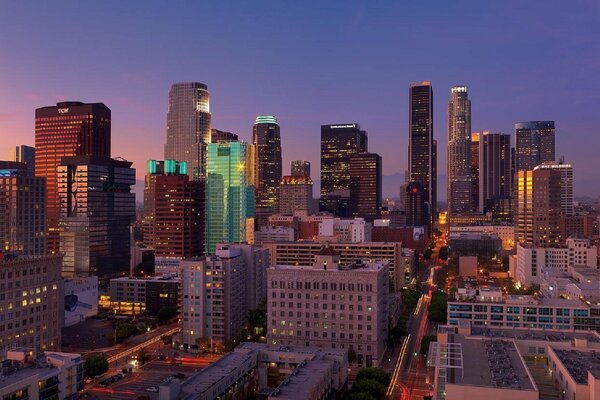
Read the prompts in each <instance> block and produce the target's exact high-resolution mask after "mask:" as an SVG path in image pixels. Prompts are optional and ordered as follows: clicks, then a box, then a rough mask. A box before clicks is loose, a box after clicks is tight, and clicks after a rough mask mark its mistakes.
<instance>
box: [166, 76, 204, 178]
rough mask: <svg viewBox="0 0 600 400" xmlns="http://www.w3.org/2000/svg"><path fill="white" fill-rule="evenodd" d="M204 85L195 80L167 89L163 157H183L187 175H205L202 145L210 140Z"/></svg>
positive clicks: (170, 158) (181, 159) (175, 84)
mask: <svg viewBox="0 0 600 400" xmlns="http://www.w3.org/2000/svg"><path fill="white" fill-rule="evenodd" d="M210 121H211V115H210V101H209V93H208V87H207V86H206V85H205V84H203V83H199V82H182V83H174V84H173V85H171V90H169V110H168V112H167V143H166V144H165V160H177V161H185V162H186V163H187V166H188V176H189V177H190V178H191V179H194V180H197V179H206V145H207V144H208V143H210V141H211V139H210V135H211V132H210Z"/></svg>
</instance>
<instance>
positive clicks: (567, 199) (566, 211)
mask: <svg viewBox="0 0 600 400" xmlns="http://www.w3.org/2000/svg"><path fill="white" fill-rule="evenodd" d="M542 169H550V170H554V171H559V172H560V213H561V214H562V215H565V216H572V215H573V214H574V213H575V211H574V206H573V166H572V165H571V164H565V163H564V162H563V161H562V160H561V161H545V162H543V163H541V164H540V165H538V166H537V167H535V168H534V169H533V170H534V171H535V170H542Z"/></svg>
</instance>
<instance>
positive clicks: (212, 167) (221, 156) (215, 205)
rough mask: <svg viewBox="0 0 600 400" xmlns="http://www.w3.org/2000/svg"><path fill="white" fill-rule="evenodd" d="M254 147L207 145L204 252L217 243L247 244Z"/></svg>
mask: <svg viewBox="0 0 600 400" xmlns="http://www.w3.org/2000/svg"><path fill="white" fill-rule="evenodd" d="M253 159H254V147H253V146H252V145H250V144H247V143H243V142H221V143H210V144H209V145H208V146H207V160H206V164H207V165H206V170H207V182H206V215H205V238H206V247H205V248H206V253H207V254H214V252H215V249H216V246H217V243H222V242H226V243H234V242H245V241H247V233H248V234H249V235H250V234H252V232H250V230H253V229H254V228H253V227H254V224H253V218H254V165H253V164H254V161H253Z"/></svg>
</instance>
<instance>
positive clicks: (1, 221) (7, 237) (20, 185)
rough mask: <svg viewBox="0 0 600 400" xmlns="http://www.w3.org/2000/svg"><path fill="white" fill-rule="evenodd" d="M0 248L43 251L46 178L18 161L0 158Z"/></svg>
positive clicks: (44, 249) (21, 252)
mask: <svg viewBox="0 0 600 400" xmlns="http://www.w3.org/2000/svg"><path fill="white" fill-rule="evenodd" d="M0 210H2V212H1V213H0V250H2V251H8V252H14V253H18V254H24V255H44V254H46V237H47V234H48V233H47V229H46V228H47V227H46V179H45V178H42V177H36V176H34V175H33V174H31V173H30V171H29V167H28V166H26V165H25V164H24V163H22V162H12V161H0Z"/></svg>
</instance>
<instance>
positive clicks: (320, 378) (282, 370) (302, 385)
mask: <svg viewBox="0 0 600 400" xmlns="http://www.w3.org/2000/svg"><path fill="white" fill-rule="evenodd" d="M347 370H348V353H347V351H346V350H341V349H338V350H333V349H319V348H314V347H304V346H302V347H289V346H273V345H267V344H257V343H242V344H241V345H239V346H238V347H236V348H235V350H234V351H233V352H231V353H227V354H226V355H224V356H223V357H221V358H220V359H219V360H218V361H216V362H214V363H212V364H211V365H209V366H208V367H207V368H205V369H202V370H201V371H199V372H197V373H195V374H194V375H192V376H190V377H189V378H188V379H186V380H185V381H184V382H178V381H171V382H169V383H166V384H163V385H161V386H160V389H159V390H160V391H159V396H160V399H161V400H192V399H193V400H216V399H222V398H248V397H250V396H257V397H258V398H262V399H269V400H276V399H277V400H281V399H285V400H325V399H330V398H334V397H335V395H336V394H340V393H342V392H343V391H344V390H345V388H346V384H347V379H348V371H347Z"/></svg>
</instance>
